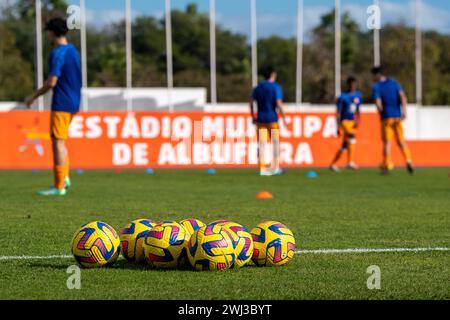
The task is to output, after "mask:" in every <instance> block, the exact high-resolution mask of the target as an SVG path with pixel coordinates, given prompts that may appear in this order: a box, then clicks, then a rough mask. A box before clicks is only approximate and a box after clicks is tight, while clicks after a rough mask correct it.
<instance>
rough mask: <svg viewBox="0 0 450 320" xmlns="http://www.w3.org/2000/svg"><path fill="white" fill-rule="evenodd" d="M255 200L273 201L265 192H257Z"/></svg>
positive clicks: (269, 194) (268, 193)
mask: <svg viewBox="0 0 450 320" xmlns="http://www.w3.org/2000/svg"><path fill="white" fill-rule="evenodd" d="M256 199H273V195H272V194H271V193H270V192H267V191H261V192H258V194H257V195H256Z"/></svg>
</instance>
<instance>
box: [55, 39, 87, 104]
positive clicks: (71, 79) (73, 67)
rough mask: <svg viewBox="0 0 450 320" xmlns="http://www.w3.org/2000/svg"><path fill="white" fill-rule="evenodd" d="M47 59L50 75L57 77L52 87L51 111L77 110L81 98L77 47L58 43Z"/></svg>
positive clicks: (79, 64)
mask: <svg viewBox="0 0 450 320" xmlns="http://www.w3.org/2000/svg"><path fill="white" fill-rule="evenodd" d="M49 60H50V61H49V65H50V76H54V77H58V82H57V84H56V86H55V87H54V88H53V99H52V111H64V112H69V113H76V112H78V111H79V110H80V98H81V63H80V55H79V54H78V51H77V49H76V48H75V47H74V46H73V45H71V44H67V45H59V46H57V47H56V48H54V49H53V50H52V52H51V53H50V59H49Z"/></svg>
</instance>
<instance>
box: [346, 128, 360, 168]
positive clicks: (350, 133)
mask: <svg viewBox="0 0 450 320" xmlns="http://www.w3.org/2000/svg"><path fill="white" fill-rule="evenodd" d="M344 127H345V139H346V142H347V151H348V154H347V155H348V164H347V168H348V169H352V170H356V169H358V166H357V165H356V163H355V149H356V130H355V122H354V121H344Z"/></svg>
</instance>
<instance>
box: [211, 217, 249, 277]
mask: <svg viewBox="0 0 450 320" xmlns="http://www.w3.org/2000/svg"><path fill="white" fill-rule="evenodd" d="M213 223H216V224H218V225H219V226H222V229H223V230H224V232H226V233H228V234H229V236H230V239H231V240H232V242H233V247H234V250H235V253H236V260H235V262H234V265H233V268H242V267H244V266H246V265H247V264H248V263H249V262H250V261H251V259H252V256H253V238H252V236H251V234H250V233H249V232H248V230H247V229H246V228H245V227H243V226H242V225H240V224H239V223H236V222H231V221H223V222H220V221H219V222H213Z"/></svg>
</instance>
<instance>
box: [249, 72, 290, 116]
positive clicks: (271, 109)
mask: <svg viewBox="0 0 450 320" xmlns="http://www.w3.org/2000/svg"><path fill="white" fill-rule="evenodd" d="M252 98H253V99H254V100H255V101H256V102H257V104H258V117H257V120H256V121H257V122H258V123H274V122H278V114H277V101H278V100H283V91H282V90H281V87H280V85H279V84H278V83H276V82H272V81H267V80H265V81H262V82H261V83H260V84H259V85H258V86H257V87H256V88H255V89H254V90H253V94H252Z"/></svg>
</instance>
